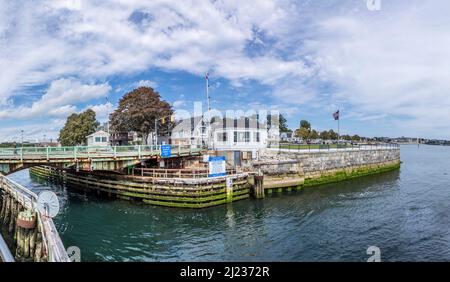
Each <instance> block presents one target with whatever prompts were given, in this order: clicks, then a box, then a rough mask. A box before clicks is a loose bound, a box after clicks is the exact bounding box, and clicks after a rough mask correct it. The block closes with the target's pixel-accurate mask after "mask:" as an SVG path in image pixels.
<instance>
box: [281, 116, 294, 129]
mask: <svg viewBox="0 0 450 282" xmlns="http://www.w3.org/2000/svg"><path fill="white" fill-rule="evenodd" d="M279 123H280V132H291V130H290V129H289V128H288V127H287V120H286V118H285V117H284V116H283V115H280V118H279Z"/></svg>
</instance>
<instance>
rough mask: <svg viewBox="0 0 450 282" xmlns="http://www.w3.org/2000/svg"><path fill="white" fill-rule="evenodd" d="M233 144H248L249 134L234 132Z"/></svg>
mask: <svg viewBox="0 0 450 282" xmlns="http://www.w3.org/2000/svg"><path fill="white" fill-rule="evenodd" d="M234 142H239V143H244V142H250V132H249V131H245V132H238V131H235V132H234Z"/></svg>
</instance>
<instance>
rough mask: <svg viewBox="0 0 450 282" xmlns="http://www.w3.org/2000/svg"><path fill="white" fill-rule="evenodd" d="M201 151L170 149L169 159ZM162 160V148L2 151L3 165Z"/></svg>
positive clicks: (143, 146)
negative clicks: (42, 162)
mask: <svg viewBox="0 0 450 282" xmlns="http://www.w3.org/2000/svg"><path fill="white" fill-rule="evenodd" d="M201 150H202V149H201V148H199V147H192V146H171V155H170V157H175V156H188V155H198V154H199V153H200V152H201ZM160 156H161V146H160V145H158V146H156V145H134V146H74V147H23V148H0V163H17V162H41V161H58V162H60V161H63V162H64V161H66V162H68V161H76V160H81V159H102V160H117V159H119V160H123V159H136V158H137V159H146V158H151V157H160Z"/></svg>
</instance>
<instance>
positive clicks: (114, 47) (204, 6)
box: [0, 0, 450, 141]
mask: <svg viewBox="0 0 450 282" xmlns="http://www.w3.org/2000/svg"><path fill="white" fill-rule="evenodd" d="M372 1H373V0H372ZM375 2H379V3H381V5H380V6H379V9H378V7H377V9H374V6H370V5H369V6H368V4H367V1H366V0H352V1H350V0H348V1H345V0H314V1H308V0H303V1H301V0H296V1H290V0H280V1H272V0H259V1H235V0H228V1H224V0H223V1H220V0H217V1H207V0H198V1H193V0H192V1H182V2H180V1H169V0H166V1H158V0H155V1H137V0H127V1H126V0H114V1H97V0H96V1H94V0H93V1H88V0H61V1H39V3H38V2H36V1H2V2H0V50H1V52H0V66H1V67H2V75H1V76H0V140H1V141H10V140H19V139H20V130H24V132H25V133H24V136H25V139H27V140H36V139H42V138H44V135H45V137H46V138H56V137H57V136H58V132H59V129H60V128H61V127H62V126H63V125H64V122H65V118H66V117H67V116H68V115H69V114H71V113H73V112H80V111H83V110H85V109H87V108H92V109H94V110H95V111H96V112H97V116H98V119H99V120H101V121H105V120H106V117H107V114H108V113H109V112H111V111H112V110H113V109H114V108H115V107H116V105H117V101H118V100H119V98H120V97H121V96H122V95H124V94H125V93H126V92H128V91H130V90H132V89H133V88H135V87H137V86H140V85H145V86H151V87H153V88H155V89H156V90H157V91H158V92H159V93H160V94H161V96H162V98H163V99H165V100H167V101H168V102H170V103H171V104H172V105H173V106H174V108H175V109H178V110H180V109H184V110H188V111H193V103H194V102H196V101H203V102H205V81H204V74H205V72H209V73H210V84H211V87H210V94H211V99H212V106H213V107H214V108H217V109H219V110H244V111H247V110H249V109H254V110H259V109H266V110H278V111H280V112H281V113H283V114H284V115H285V116H286V117H287V118H288V123H289V126H290V127H291V128H292V129H295V128H296V127H297V126H298V123H299V121H300V120H301V119H307V120H309V121H310V122H311V123H312V125H313V127H314V128H316V129H319V130H323V129H329V128H336V127H337V124H336V122H335V121H333V119H332V116H331V114H332V112H333V111H335V110H336V109H337V108H339V109H340V110H341V132H342V133H349V134H360V135H364V136H401V135H405V136H419V137H425V138H447V139H450V123H449V122H448V121H449V118H450V114H449V113H450V95H449V93H450V83H448V81H449V78H450V68H449V66H450V18H449V17H448V13H449V12H450V3H449V1H445V0H431V1H418V0H412V1H402V0H379V1H376V0H375Z"/></svg>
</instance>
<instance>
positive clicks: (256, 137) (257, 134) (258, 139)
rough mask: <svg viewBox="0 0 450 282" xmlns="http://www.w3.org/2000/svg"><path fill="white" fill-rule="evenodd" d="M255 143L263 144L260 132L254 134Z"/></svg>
mask: <svg viewBox="0 0 450 282" xmlns="http://www.w3.org/2000/svg"><path fill="white" fill-rule="evenodd" d="M253 141H254V142H258V143H259V142H261V140H260V135H259V132H254V133H253Z"/></svg>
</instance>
